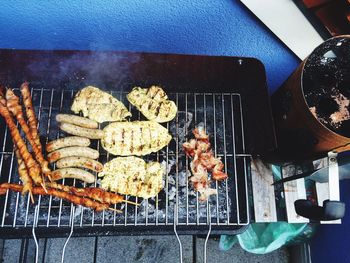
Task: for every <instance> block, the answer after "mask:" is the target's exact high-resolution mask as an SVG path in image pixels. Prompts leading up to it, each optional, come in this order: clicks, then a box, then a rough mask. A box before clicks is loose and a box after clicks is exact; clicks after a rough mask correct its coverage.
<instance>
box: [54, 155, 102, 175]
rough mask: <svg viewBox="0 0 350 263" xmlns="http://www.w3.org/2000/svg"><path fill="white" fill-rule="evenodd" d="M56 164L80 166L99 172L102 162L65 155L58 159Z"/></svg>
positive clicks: (62, 166)
mask: <svg viewBox="0 0 350 263" xmlns="http://www.w3.org/2000/svg"><path fill="white" fill-rule="evenodd" d="M56 166H57V167H58V168H68V167H82V168H87V169H90V170H93V171H95V172H101V171H102V170H103V164H102V163H100V162H98V161H95V160H93V159H90V158H86V157H65V158H62V159H60V160H58V161H57V163H56Z"/></svg>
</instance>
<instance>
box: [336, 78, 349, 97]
mask: <svg viewBox="0 0 350 263" xmlns="http://www.w3.org/2000/svg"><path fill="white" fill-rule="evenodd" d="M337 88H338V89H339V92H340V93H341V94H343V95H344V96H345V97H348V98H350V78H349V79H344V80H342V81H341V82H340V83H339V84H338V87H337Z"/></svg>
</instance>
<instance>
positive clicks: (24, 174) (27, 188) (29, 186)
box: [15, 149, 34, 203]
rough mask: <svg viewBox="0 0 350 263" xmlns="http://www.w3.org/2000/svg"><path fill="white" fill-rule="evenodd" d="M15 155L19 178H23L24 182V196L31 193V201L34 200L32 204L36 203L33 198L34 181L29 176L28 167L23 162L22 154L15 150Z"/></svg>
mask: <svg viewBox="0 0 350 263" xmlns="http://www.w3.org/2000/svg"><path fill="white" fill-rule="evenodd" d="M15 154H16V157H17V163H18V174H19V177H20V178H21V181H22V182H23V190H22V195H24V194H26V193H27V192H29V195H30V199H31V200H32V203H34V198H33V194H32V191H33V180H32V178H31V177H30V176H29V174H28V171H27V168H26V165H25V163H24V162H23V159H22V157H21V154H20V153H19V151H18V149H16V150H15Z"/></svg>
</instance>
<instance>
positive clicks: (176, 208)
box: [174, 202, 182, 263]
mask: <svg viewBox="0 0 350 263" xmlns="http://www.w3.org/2000/svg"><path fill="white" fill-rule="evenodd" d="M177 215H178V207H177V202H176V203H175V208H174V233H175V236H176V238H177V242H179V252H180V263H182V243H181V240H180V237H179V235H178V234H177V231H176V226H177V220H178V218H177Z"/></svg>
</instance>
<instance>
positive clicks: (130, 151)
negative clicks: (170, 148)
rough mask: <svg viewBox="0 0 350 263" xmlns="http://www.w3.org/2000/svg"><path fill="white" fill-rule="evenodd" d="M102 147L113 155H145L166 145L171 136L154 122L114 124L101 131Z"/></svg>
mask: <svg viewBox="0 0 350 263" xmlns="http://www.w3.org/2000/svg"><path fill="white" fill-rule="evenodd" d="M103 132H104V136H103V137H102V139H101V144H102V147H103V148H104V149H105V150H106V151H107V152H109V153H112V154H114V155H122V156H126V155H138V156H139V155H146V154H150V153H152V152H157V151H159V150H160V149H162V148H163V147H164V146H166V145H168V143H169V142H170V140H171V135H170V134H169V133H168V130H167V129H166V128H164V127H163V126H162V125H160V124H158V123H156V122H154V121H135V122H114V123H111V124H109V125H108V126H106V127H105V128H104V129H103Z"/></svg>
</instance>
